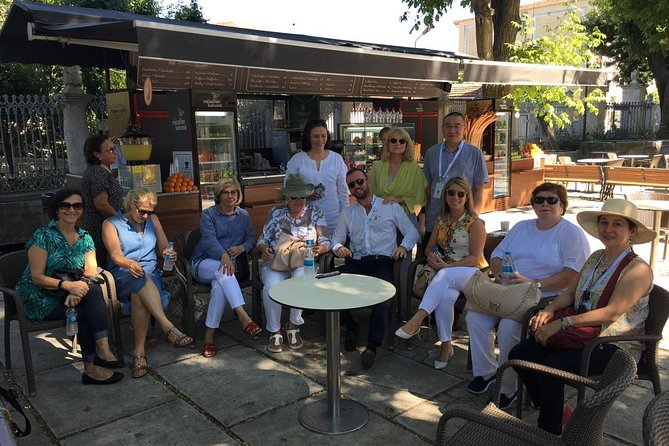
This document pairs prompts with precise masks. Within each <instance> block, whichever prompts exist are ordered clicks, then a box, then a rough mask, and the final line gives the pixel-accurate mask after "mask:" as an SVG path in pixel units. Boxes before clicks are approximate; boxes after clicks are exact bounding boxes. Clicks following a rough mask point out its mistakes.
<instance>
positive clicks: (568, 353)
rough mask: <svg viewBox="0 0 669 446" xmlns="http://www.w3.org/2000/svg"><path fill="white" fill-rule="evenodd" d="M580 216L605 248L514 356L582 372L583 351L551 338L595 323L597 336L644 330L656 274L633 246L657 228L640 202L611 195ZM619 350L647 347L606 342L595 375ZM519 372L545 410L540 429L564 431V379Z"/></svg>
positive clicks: (593, 360) (537, 319)
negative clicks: (644, 217) (641, 214)
mask: <svg viewBox="0 0 669 446" xmlns="http://www.w3.org/2000/svg"><path fill="white" fill-rule="evenodd" d="M576 218H577V220H578V223H579V224H580V225H581V227H582V228H583V229H584V230H585V231H586V232H587V233H588V234H590V235H592V236H593V237H597V238H598V239H599V240H600V241H601V242H602V243H603V244H604V249H600V250H598V251H595V252H594V253H592V255H591V256H590V258H589V259H588V261H587V262H586V263H585V265H584V266H583V269H582V270H581V273H580V274H579V278H578V280H576V281H574V282H573V283H572V284H571V285H570V286H569V287H568V288H567V289H566V290H565V291H564V292H563V293H562V294H560V295H559V296H558V297H557V298H555V300H554V301H553V302H551V303H550V304H549V305H548V306H547V307H546V308H544V309H543V310H542V311H540V312H539V313H537V315H536V316H534V317H533V318H532V319H531V320H530V330H531V331H532V332H534V338H531V339H528V340H526V341H524V342H521V343H520V344H518V345H517V346H516V347H514V348H513V349H512V350H511V352H510V353H509V359H524V360H528V361H533V362H538V363H541V364H544V365H547V366H550V367H555V368H559V369H562V370H566V371H568V372H574V373H578V372H579V369H580V366H581V364H580V362H581V350H579V349H573V348H569V347H572V346H571V345H568V344H564V343H563V344H558V345H556V337H553V338H551V336H553V335H554V334H556V333H558V332H559V331H560V330H567V329H570V328H571V327H595V330H594V331H593V332H592V334H591V336H593V337H594V336H613V335H620V334H627V333H638V334H643V333H644V326H645V321H646V317H647V316H648V295H649V293H650V291H651V289H652V288H653V272H652V271H651V269H650V267H649V266H648V264H647V263H646V262H644V261H643V260H642V259H641V258H640V257H638V256H637V255H636V254H634V252H633V251H632V245H634V244H640V243H647V242H649V241H651V240H653V239H654V238H655V236H656V234H655V232H653V231H651V230H650V229H648V228H647V227H646V226H645V225H644V224H643V223H641V222H640V221H639V220H638V211H637V208H636V206H635V205H634V204H633V203H632V202H630V201H627V200H622V199H611V200H609V201H607V202H606V203H604V205H603V206H602V209H601V210H600V211H585V212H581V213H579V214H578V215H577V217H576ZM617 271H619V277H618V279H617V281H616V277H614V276H615V273H616V272H617ZM609 280H613V281H614V282H613V283H615V286H614V288H613V291H612V292H611V293H610V294H608V293H606V292H605V289H606V288H607V284H608V282H609ZM607 295H608V296H609V297H608V302H606V299H607ZM600 300H601V301H602V302H600ZM567 308H570V309H572V310H573V311H570V312H568V314H573V315H564V317H561V318H557V317H555V315H556V312H558V311H559V310H564V309H567ZM597 329H601V331H599V333H597V331H598V330H597ZM619 348H620V349H623V350H626V351H627V352H629V353H630V354H631V355H632V356H634V357H635V358H636V359H637V360H639V358H640V356H641V351H642V350H643V346H642V344H640V343H637V342H625V343H604V344H601V347H600V348H597V349H595V350H594V351H593V353H592V356H591V357H590V366H589V367H590V368H589V374H594V375H597V374H601V373H602V372H603V370H604V368H605V367H606V365H607V364H608V362H609V360H610V359H611V357H612V356H613V354H614V353H615V351H616V350H618V349H619ZM516 371H517V372H518V374H519V375H521V377H522V378H523V381H524V383H525V385H526V387H527V389H528V391H529V393H530V396H531V397H532V400H533V401H534V404H535V405H536V406H539V407H540V408H541V409H540V412H539V419H538V424H539V427H540V428H541V429H544V430H547V431H549V432H552V433H554V434H558V435H559V434H560V433H561V432H562V419H563V411H564V407H565V406H564V384H563V382H562V381H560V380H559V379H556V378H550V377H546V376H545V375H539V374H537V373H534V372H531V371H528V370H526V369H517V370H516Z"/></svg>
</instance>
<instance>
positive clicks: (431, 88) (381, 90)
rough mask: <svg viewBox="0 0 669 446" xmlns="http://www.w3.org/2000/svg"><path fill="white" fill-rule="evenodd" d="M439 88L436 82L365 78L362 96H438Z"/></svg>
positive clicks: (361, 89) (361, 90)
mask: <svg viewBox="0 0 669 446" xmlns="http://www.w3.org/2000/svg"><path fill="white" fill-rule="evenodd" d="M439 92H440V90H439V88H438V87H437V84H436V83H435V82H419V81H408V80H401V79H380V78H370V77H365V78H363V79H362V87H361V88H360V94H361V95H362V96H393V97H398V96H399V97H406V96H409V97H412V96H428V97H432V96H438V95H439Z"/></svg>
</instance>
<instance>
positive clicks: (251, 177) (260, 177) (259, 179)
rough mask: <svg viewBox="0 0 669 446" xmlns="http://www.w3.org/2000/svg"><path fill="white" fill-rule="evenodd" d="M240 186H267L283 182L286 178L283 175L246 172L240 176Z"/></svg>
mask: <svg viewBox="0 0 669 446" xmlns="http://www.w3.org/2000/svg"><path fill="white" fill-rule="evenodd" d="M240 176H241V179H242V185H246V186H250V185H254V184H267V183H279V182H283V179H284V178H285V177H286V175H285V174H283V173H274V172H247V173H241V174H240Z"/></svg>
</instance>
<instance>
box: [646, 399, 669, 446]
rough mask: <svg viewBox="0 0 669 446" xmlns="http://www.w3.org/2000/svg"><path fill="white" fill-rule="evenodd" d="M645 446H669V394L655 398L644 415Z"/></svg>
mask: <svg viewBox="0 0 669 446" xmlns="http://www.w3.org/2000/svg"><path fill="white" fill-rule="evenodd" d="M643 444H644V446H666V445H667V444H669V392H663V393H661V394H660V395H658V396H656V397H655V398H653V399H652V400H651V401H650V403H648V406H646V410H645V411H644V413H643Z"/></svg>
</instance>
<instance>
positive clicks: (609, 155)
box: [606, 152, 618, 160]
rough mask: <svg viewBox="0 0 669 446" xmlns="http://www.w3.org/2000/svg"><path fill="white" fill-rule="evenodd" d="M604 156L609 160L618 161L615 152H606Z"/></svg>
mask: <svg viewBox="0 0 669 446" xmlns="http://www.w3.org/2000/svg"><path fill="white" fill-rule="evenodd" d="M606 156H607V157H609V159H610V160H615V159H618V154H616V153H615V152H607V153H606Z"/></svg>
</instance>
